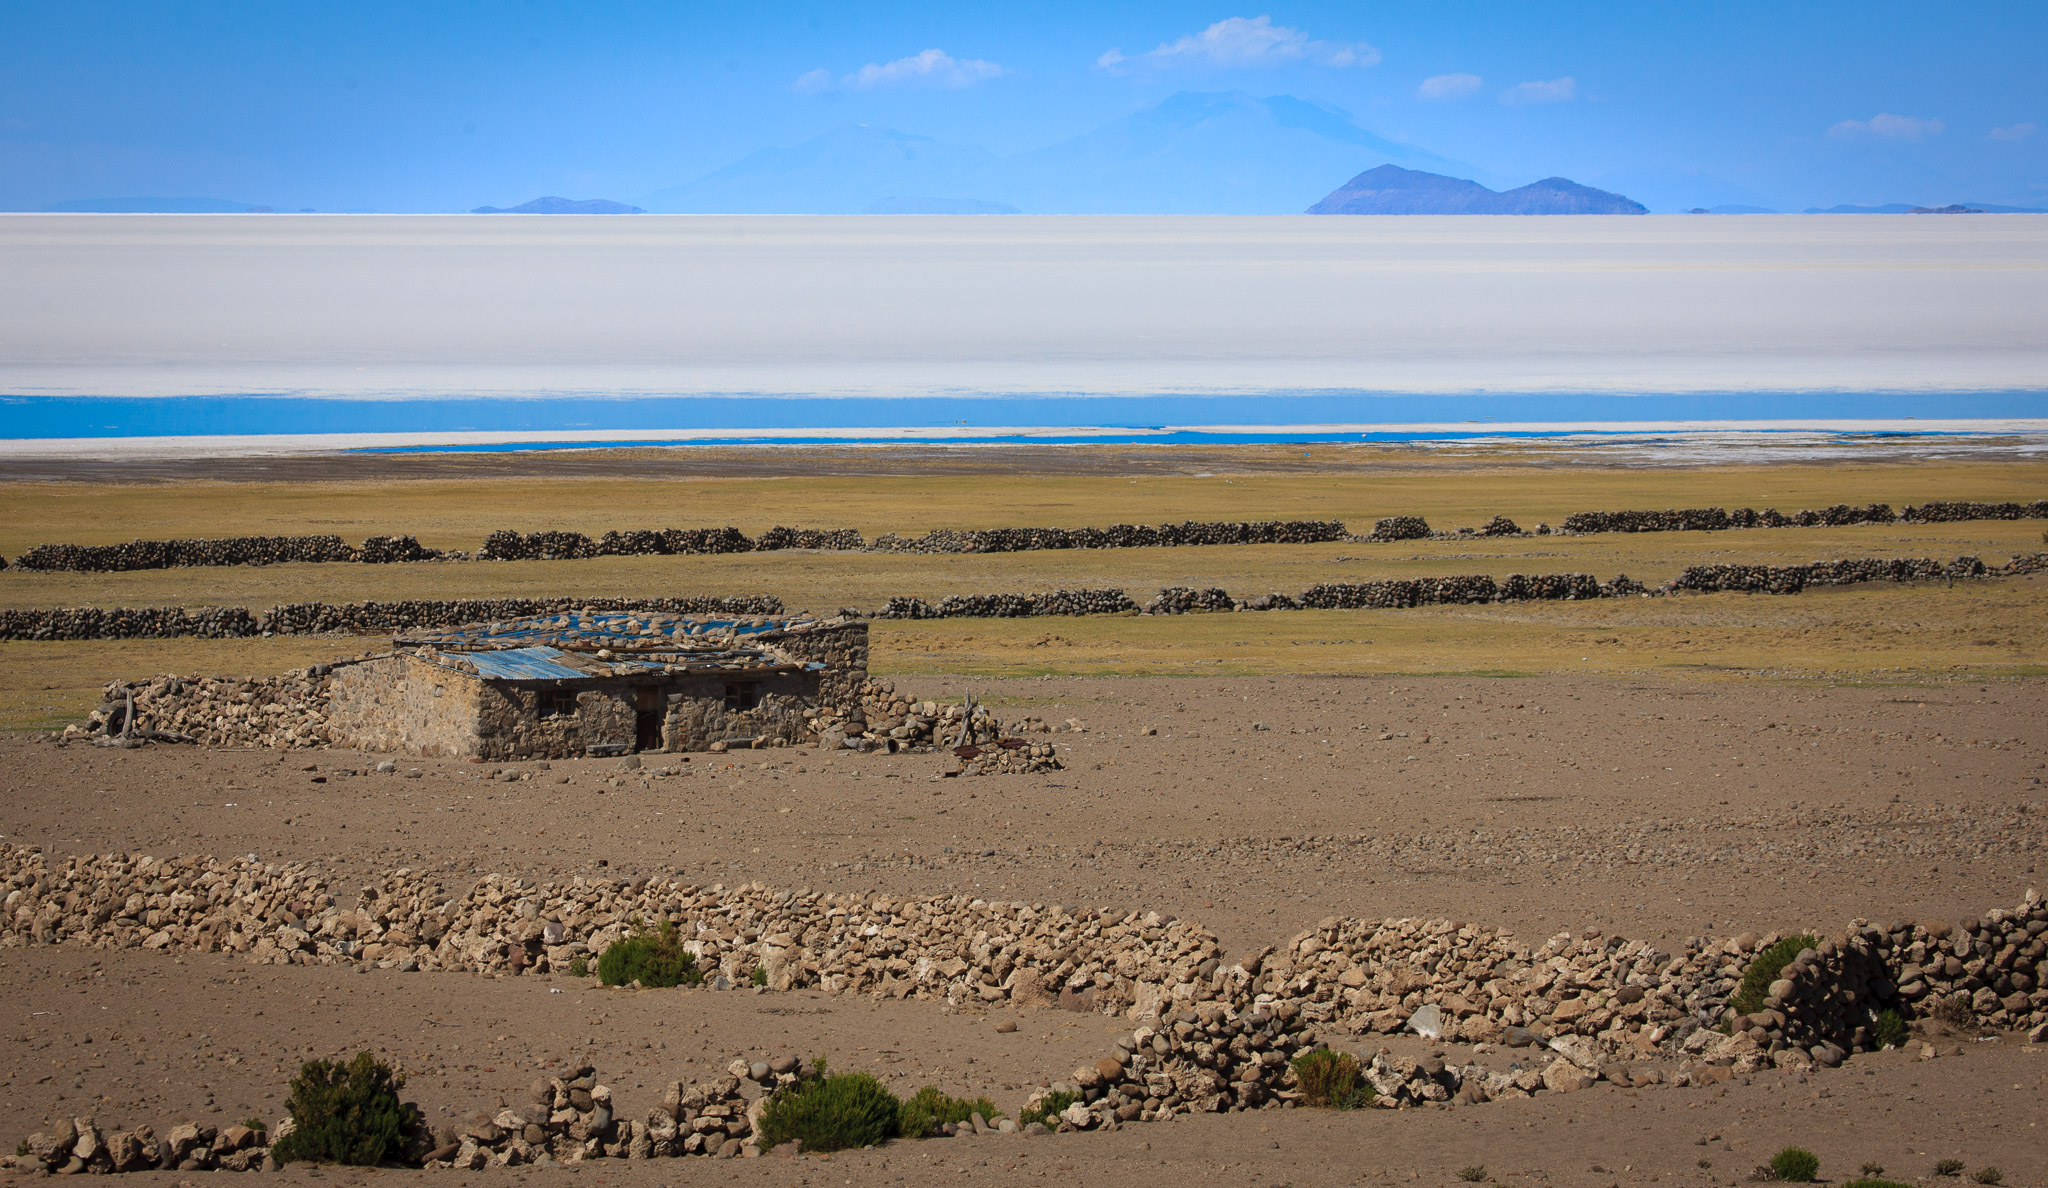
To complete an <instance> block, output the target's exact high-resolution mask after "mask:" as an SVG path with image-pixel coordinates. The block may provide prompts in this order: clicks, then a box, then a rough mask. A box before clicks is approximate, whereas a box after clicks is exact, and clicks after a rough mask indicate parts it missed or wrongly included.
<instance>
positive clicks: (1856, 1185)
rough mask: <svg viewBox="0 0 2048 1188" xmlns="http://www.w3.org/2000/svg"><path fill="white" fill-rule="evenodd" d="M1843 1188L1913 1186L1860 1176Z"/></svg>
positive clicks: (1910, 1187) (1911, 1187) (1902, 1187)
mask: <svg viewBox="0 0 2048 1188" xmlns="http://www.w3.org/2000/svg"><path fill="white" fill-rule="evenodd" d="M1842 1188H1913V1185H1911V1184H1902V1183H1900V1182H1899V1181H1897V1180H1882V1179H1878V1178H1877V1177H1875V1176H1860V1177H1858V1178H1856V1179H1854V1180H1850V1181H1849V1182H1848V1183H1846V1184H1844V1185H1842Z"/></svg>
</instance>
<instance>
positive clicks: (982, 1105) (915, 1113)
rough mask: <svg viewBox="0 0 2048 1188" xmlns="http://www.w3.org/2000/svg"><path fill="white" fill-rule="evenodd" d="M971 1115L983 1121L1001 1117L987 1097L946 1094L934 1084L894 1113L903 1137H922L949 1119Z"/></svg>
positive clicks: (959, 1121) (919, 1091)
mask: <svg viewBox="0 0 2048 1188" xmlns="http://www.w3.org/2000/svg"><path fill="white" fill-rule="evenodd" d="M971 1114H980V1115H981V1120H982V1121H983V1122H994V1121H995V1120H996V1119H997V1118H1000V1117H1002V1115H1001V1114H999V1113H997V1112H996V1105H995V1103H994V1102H992V1101H990V1100H989V1099H988V1098H986V1097H977V1098H974V1099H973V1100H971V1101H970V1100H967V1099H966V1098H960V1097H948V1096H946V1095H945V1094H944V1093H941V1092H939V1090H938V1088H937V1087H936V1086H932V1085H926V1086H925V1087H924V1088H922V1089H920V1090H918V1091H917V1094H916V1096H914V1097H912V1098H911V1099H910V1100H908V1101H906V1102H904V1103H903V1111H902V1113H900V1114H899V1115H897V1125H896V1128H897V1130H898V1131H899V1132H901V1133H902V1135H903V1137H905V1138H923V1137H925V1136H926V1135H928V1134H930V1133H932V1132H933V1131H935V1130H937V1129H938V1128H939V1127H941V1126H944V1125H945V1124H946V1123H948V1122H953V1123H961V1122H965V1121H967V1119H968V1116H969V1115H971Z"/></svg>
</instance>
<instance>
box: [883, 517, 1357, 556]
mask: <svg viewBox="0 0 2048 1188" xmlns="http://www.w3.org/2000/svg"><path fill="white" fill-rule="evenodd" d="M1343 539H1345V533H1344V525H1343V524H1342V523H1340V522H1339V521H1336V520H1261V521H1255V522H1249V523H1246V522H1235V523H1233V522H1228V521H1211V522H1201V521H1195V520H1189V521H1186V522H1184V523H1180V524H1157V525H1153V524H1112V525H1110V526H1109V527H1107V528H988V529H959V528H938V529H934V530H932V531H930V532H927V533H925V534H924V535H923V536H920V537H915V538H909V537H902V536H897V535H895V534H894V533H884V534H882V535H881V536H878V537H876V538H875V539H874V542H873V543H872V544H870V545H869V546H868V547H870V548H872V549H874V550H876V551H877V552H889V553H1019V552H1028V551H1032V550H1036V549H1138V548H1173V547H1179V546H1187V545H1236V544H1321V543H1324V542H1327V541H1335V540H1343Z"/></svg>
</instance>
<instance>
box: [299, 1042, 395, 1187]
mask: <svg viewBox="0 0 2048 1188" xmlns="http://www.w3.org/2000/svg"><path fill="white" fill-rule="evenodd" d="M403 1088H405V1078H404V1077H402V1076H399V1075H398V1074H397V1073H394V1072H392V1071H391V1066H390V1065H388V1064H385V1063H384V1062H383V1061H381V1060H379V1059H377V1058H376V1057H374V1056H372V1055H370V1054H369V1053H368V1052H359V1053H357V1054H356V1058H355V1059H354V1060H351V1061H349V1062H348V1063H347V1064H339V1063H336V1062H335V1061H331V1060H311V1061H308V1062H306V1063H305V1064H304V1065H302V1066H301V1067H300V1068H299V1075H298V1076H296V1077H293V1078H292V1086H291V1100H289V1101H288V1102H286V1103H285V1109H286V1110H287V1111H289V1113H290V1114H291V1119H292V1132H291V1133H290V1134H288V1135H286V1136H284V1137H283V1138H281V1139H279V1140H278V1141H277V1143H276V1144H275V1145H274V1146H272V1147H271V1148H270V1153H271V1155H272V1156H274V1157H275V1158H276V1159H277V1161H278V1162H279V1163H290V1162H292V1161H294V1160H301V1161H304V1162H307V1163H347V1164H354V1165H357V1166H362V1167H368V1166H371V1165H373V1164H378V1163H382V1162H384V1161H385V1160H387V1159H395V1158H397V1157H398V1156H399V1154H400V1152H402V1151H403V1150H404V1148H405V1138H406V1135H408V1134H409V1133H411V1132H412V1130H413V1129H414V1128H415V1127H416V1126H418V1125H419V1122H420V1113H419V1110H417V1109H416V1108H414V1107H413V1106H412V1105H411V1104H410V1103H408V1102H402V1101H400V1100H398V1091H399V1090H400V1089H403Z"/></svg>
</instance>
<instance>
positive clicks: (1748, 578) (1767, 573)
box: [1666, 557, 1992, 594]
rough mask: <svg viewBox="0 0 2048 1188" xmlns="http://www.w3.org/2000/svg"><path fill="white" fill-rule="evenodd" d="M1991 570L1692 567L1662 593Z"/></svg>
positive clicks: (1970, 564) (1974, 563)
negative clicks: (1667, 591) (1666, 591)
mask: <svg viewBox="0 0 2048 1188" xmlns="http://www.w3.org/2000/svg"><path fill="white" fill-rule="evenodd" d="M1991 572H1992V571H1991V570H1989V569H1987V568H1986V567H1985V565H1984V562H1982V561H1981V560H1979V559H1977V558H1975V557H1958V558H1956V559H1955V560H1954V561H1949V562H1942V561H1936V560H1935V559H1933V558H1932V557H1919V558H1910V557H1885V558H1878V557H1865V558H1859V559H1856V560H1844V561H1814V562H1811V563H1809V564H1806V565H1692V566H1687V567H1686V569H1685V570H1684V571H1683V572H1681V573H1680V574H1679V575H1678V577H1677V578H1675V579H1673V580H1672V582H1671V584H1670V585H1669V586H1667V587H1666V589H1667V590H1673V591H1677V590H1686V591H1692V592H1694V593H1702V594H1705V593H1713V592H1716V591H1725V590H1739V591H1743V592H1745V593H1750V594H1797V593H1799V592H1800V591H1801V590H1804V589H1806V588H1807V587H1808V586H1849V585H1855V584H1858V583H1861V582H1917V581H1939V580H1941V579H1943V578H1948V579H1954V578H1978V577H1984V576H1986V575H1987V574H1989V573H1991Z"/></svg>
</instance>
